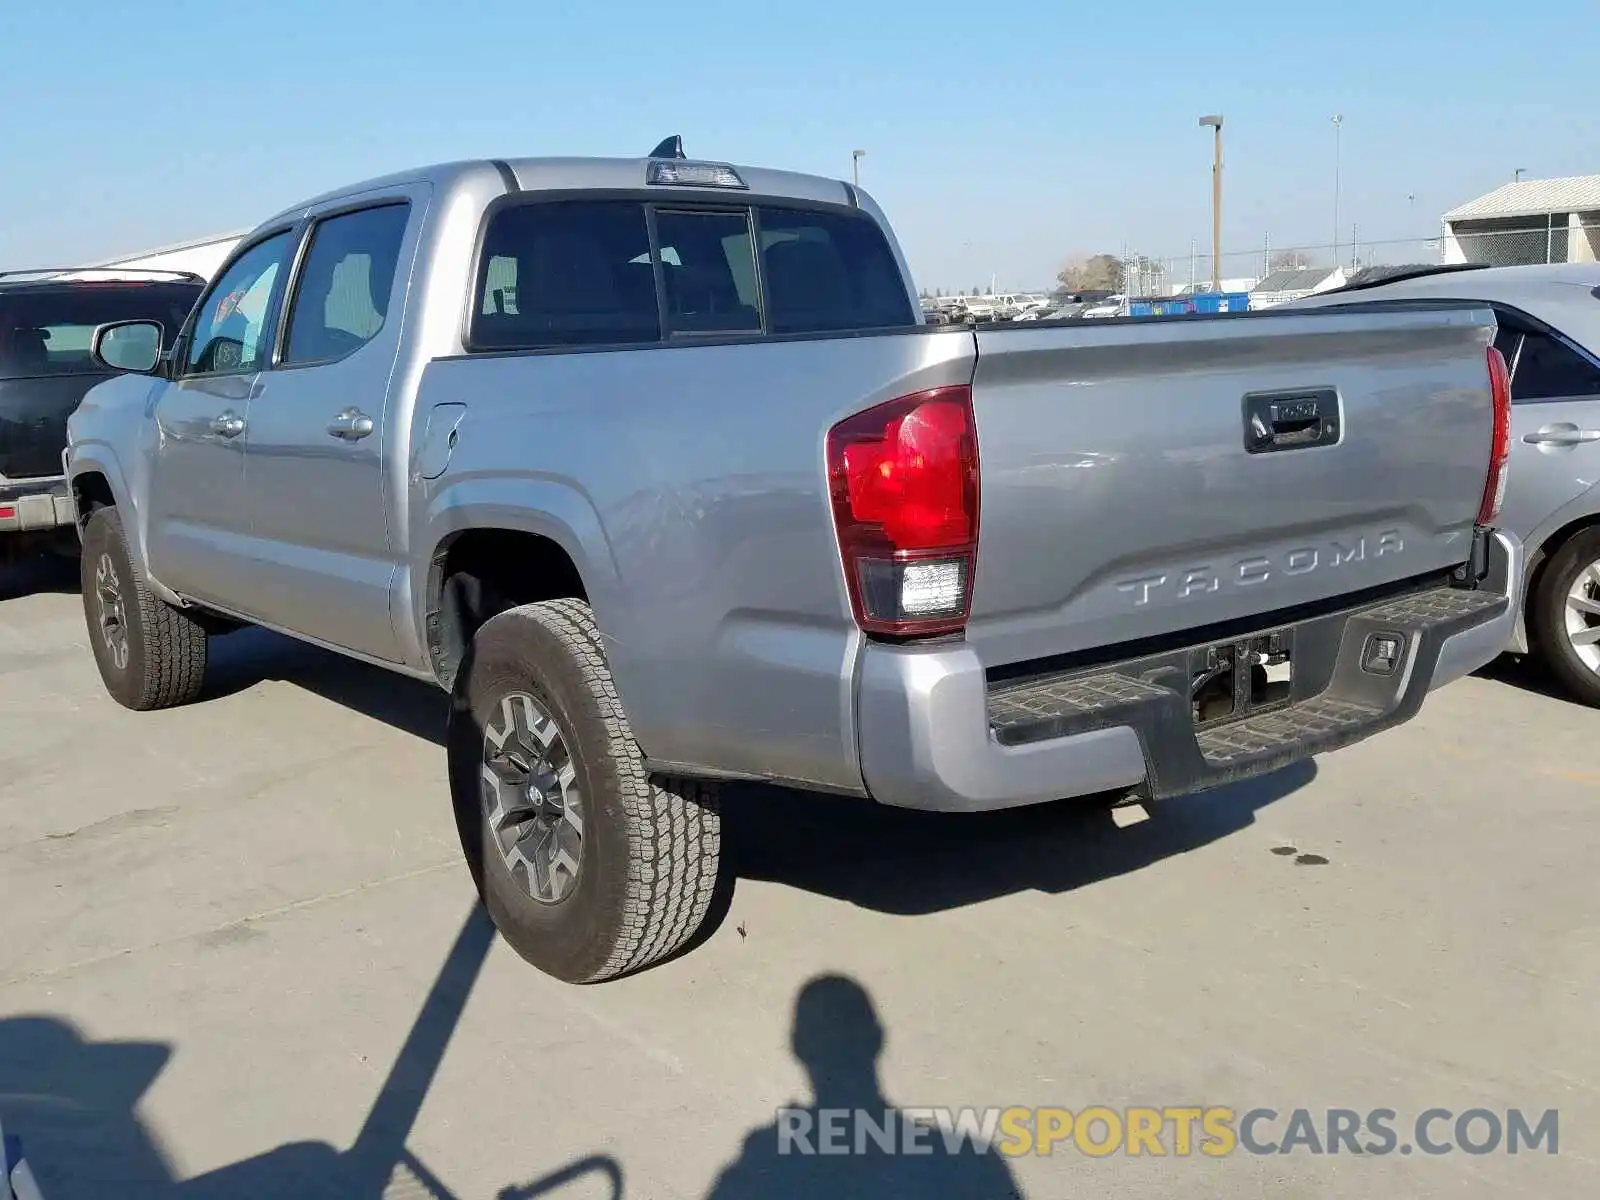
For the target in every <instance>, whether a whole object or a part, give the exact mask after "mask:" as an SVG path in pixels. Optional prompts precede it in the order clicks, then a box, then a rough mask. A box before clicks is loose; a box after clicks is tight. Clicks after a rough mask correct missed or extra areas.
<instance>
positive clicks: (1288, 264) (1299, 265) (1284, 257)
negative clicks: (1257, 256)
mask: <svg viewBox="0 0 1600 1200" xmlns="http://www.w3.org/2000/svg"><path fill="white" fill-rule="evenodd" d="M1267 265H1268V267H1269V268H1270V269H1271V270H1274V271H1299V270H1304V269H1305V268H1306V267H1309V266H1311V255H1309V254H1307V253H1306V252H1305V251H1304V250H1274V251H1273V252H1272V258H1271V259H1269V260H1268V264H1267Z"/></svg>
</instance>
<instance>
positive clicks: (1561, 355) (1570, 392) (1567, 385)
mask: <svg viewBox="0 0 1600 1200" xmlns="http://www.w3.org/2000/svg"><path fill="white" fill-rule="evenodd" d="M1516 337H1517V342H1518V344H1517V345H1516V346H1514V347H1512V348H1511V353H1509V354H1507V353H1506V349H1507V347H1506V346H1505V345H1503V344H1501V342H1500V340H1499V339H1498V338H1497V339H1496V342H1495V344H1496V346H1497V347H1499V349H1500V352H1501V353H1502V354H1504V355H1505V358H1506V362H1507V363H1509V364H1510V365H1511V399H1512V400H1513V401H1514V402H1515V401H1524V402H1525V401H1531V400H1558V399H1564V398H1567V397H1579V398H1593V397H1596V396H1600V367H1596V366H1595V364H1594V363H1592V362H1590V361H1589V360H1588V359H1587V358H1585V357H1584V356H1583V355H1581V354H1579V353H1578V352H1577V351H1576V350H1574V349H1573V348H1572V347H1571V346H1568V345H1566V344H1565V343H1563V342H1562V341H1560V340H1559V339H1557V338H1553V337H1551V336H1550V335H1549V334H1546V333H1538V332H1534V331H1531V330H1530V331H1529V332H1527V333H1520V334H1517V335H1516Z"/></svg>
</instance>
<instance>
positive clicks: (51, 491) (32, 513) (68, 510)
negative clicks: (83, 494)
mask: <svg viewBox="0 0 1600 1200" xmlns="http://www.w3.org/2000/svg"><path fill="white" fill-rule="evenodd" d="M74 519H75V513H74V511H73V505H72V491H71V489H70V488H69V487H68V486H67V481H66V480H65V479H17V480H0V534H6V533H33V532H36V531H40V530H47V529H59V528H60V527H61V526H63V525H71V524H72V523H73V521H74Z"/></svg>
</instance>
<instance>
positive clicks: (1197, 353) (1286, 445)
mask: <svg viewBox="0 0 1600 1200" xmlns="http://www.w3.org/2000/svg"><path fill="white" fill-rule="evenodd" d="M1493 333H1494V317H1493V314H1492V313H1491V312H1490V311H1489V310H1488V309H1487V308H1484V307H1474V306H1471V305H1460V304H1441V305H1439V306H1438V307H1436V308H1428V309H1414V310H1408V311H1404V312H1384V313H1372V312H1367V313H1355V314H1351V313H1333V312H1318V311H1306V312H1297V313H1287V312H1285V313H1270V314H1260V315H1254V316H1250V317H1242V318H1241V317H1220V318H1216V319H1204V318H1201V319H1195V318H1179V319H1176V320H1172V321H1161V320H1135V321H1128V322H1117V323H1114V324H1104V323H1101V322H1081V323H1078V324H1075V325H1070V326H1051V327H1046V328H1035V329H1027V330H1024V329H1015V330H999V329H988V330H982V331H980V332H979V333H978V334H977V341H978V362H977V366H976V370H975V375H974V380H973V408H974V412H975V415H976V418H977V427H978V444H979V456H980V459H981V464H982V516H981V524H980V534H979V545H978V563H977V574H976V579H975V585H974V589H973V608H972V617H971V621H970V623H969V625H968V627H967V639H968V641H969V642H971V643H973V644H974V645H975V646H976V647H977V649H978V651H979V653H980V655H981V656H982V658H983V660H984V662H985V663H986V664H987V665H989V666H998V665H1002V664H1007V663H1017V662H1023V661H1027V660H1032V659H1037V658H1043V657H1047V656H1053V655H1061V654H1071V653H1072V652H1074V651H1080V650H1086V649H1090V648H1096V649H1098V648H1104V647H1109V646H1115V645H1120V644H1122V643H1126V642H1130V641H1135V640H1137V639H1141V638H1147V637H1153V636H1157V635H1163V634H1170V633H1173V632H1174V631H1180V630H1186V629H1191V628H1198V627H1201V626H1207V625H1212V624H1215V623H1220V622H1231V621H1235V620H1239V619H1244V618H1251V617H1255V616H1266V615H1267V614H1270V613H1275V612H1278V611H1279V610H1283V609H1288V608H1293V607H1295V606H1298V605H1303V604H1312V603H1318V602H1326V601H1330V600H1333V599H1336V598H1338V597H1341V596H1345V595H1349V594H1352V593H1358V592H1363V591H1365V590H1367V589H1372V588H1380V587H1382V586H1383V585H1387V584H1394V583H1396V582H1398V581H1401V580H1405V579H1408V578H1412V577H1416V576H1422V575H1426V574H1429V573H1431V572H1436V571H1442V570H1445V569H1447V568H1450V567H1453V566H1455V565H1457V564H1459V563H1462V562H1464V561H1465V560H1466V559H1467V558H1468V556H1469V553H1470V547H1471V542H1472V530H1473V524H1474V520H1475V518H1476V515H1477V511H1478V506H1479V503H1480V501H1481V499H1482V494H1483V487H1484V481H1485V478H1486V476H1487V473H1488V466H1489V459H1490V443H1491V439H1492V429H1493V400H1492V396H1491V392H1490V382H1489V376H1488V370H1487V365H1486V358H1485V351H1486V347H1487V346H1488V345H1489V344H1490V341H1491V339H1492V337H1493ZM1252 417H1255V418H1257V419H1256V420H1255V421H1254V422H1253V421H1252Z"/></svg>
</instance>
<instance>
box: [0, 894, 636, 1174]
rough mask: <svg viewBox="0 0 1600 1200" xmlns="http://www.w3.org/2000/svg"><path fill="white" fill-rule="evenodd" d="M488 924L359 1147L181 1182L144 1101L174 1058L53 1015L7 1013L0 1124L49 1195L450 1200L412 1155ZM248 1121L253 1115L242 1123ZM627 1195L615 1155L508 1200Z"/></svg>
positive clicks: (392, 1072)
mask: <svg viewBox="0 0 1600 1200" xmlns="http://www.w3.org/2000/svg"><path fill="white" fill-rule="evenodd" d="M493 940H494V927H493V926H492V925H491V924H490V923H489V919H488V917H487V916H485V915H484V913H483V910H482V909H481V908H478V907H477V906H474V907H473V909H472V910H471V911H470V912H469V913H468V915H467V918H466V920H465V921H464V922H463V923H462V926H461V929H460V932H459V933H458V934H457V936H456V940H455V944H454V945H453V946H452V947H451V949H450V952H449V954H448V955H447V956H446V958H445V961H444V964H443V966H442V967H441V968H440V970H439V973H438V975H437V976H436V977H435V979H434V982H433V985H432V988H431V989H430V991H429V993H428V996H427V998H426V999H425V1000H424V1001H423V1004H422V1007H421V1009H420V1010H419V1011H418V1013H417V1017H416V1020H415V1021H414V1022H413V1023H412V1027H411V1031H410V1033H409V1035H408V1036H407V1038H406V1041H405V1043H404V1045H403V1046H402V1047H401V1049H400V1052H399V1053H398V1054H397V1055H396V1057H395V1059H394V1062H393V1064H392V1066H391V1067H390V1069H389V1075H388V1077H387V1078H386V1079H385V1080H384V1082H383V1085H382V1086H381V1088H380V1089H379V1092H378V1096H377V1098H376V1100H374V1101H373V1104H372V1106H371V1108H370V1109H369V1110H368V1112H367V1116H366V1119H365V1121H364V1122H363V1124H362V1126H361V1130H360V1132H359V1133H358V1134H357V1136H356V1138H355V1141H354V1142H353V1143H352V1144H351V1145H350V1146H349V1147H348V1148H347V1149H344V1150H339V1149H338V1148H336V1147H334V1146H333V1145H331V1144H329V1143H327V1142H294V1143H288V1144H285V1145H282V1146H279V1147H277V1148H276V1149H273V1150H270V1151H268V1152H266V1153H265V1154H261V1155H258V1156H256V1157H254V1158H249V1159H245V1160H243V1161H240V1162H236V1163H232V1164H230V1165H228V1166H226V1167H222V1168H219V1169H217V1170H215V1171H208V1172H206V1173H205V1174H203V1175H198V1176H195V1177H193V1178H190V1179H186V1180H183V1181H181V1182H179V1181H178V1180H177V1179H176V1178H175V1173H174V1171H173V1169H172V1166H171V1164H170V1163H169V1161H168V1159H167V1155H166V1154H165V1152H164V1151H163V1149H162V1147H161V1143H160V1140H159V1139H158V1138H157V1137H156V1136H155V1134H154V1132H153V1131H152V1130H151V1129H150V1128H149V1127H148V1126H147V1125H146V1124H145V1122H144V1120H143V1119H142V1117H141V1116H140V1115H139V1112H138V1104H139V1102H140V1099H141V1098H142V1097H143V1096H144V1094H145V1092H146V1091H147V1090H148V1089H149V1088H150V1086H151V1084H153V1083H154V1082H155V1080H156V1078H157V1076H159V1075H160V1073H161V1071H162V1070H163V1068H164V1067H165V1066H166V1065H167V1062H168V1061H169V1059H170V1058H171V1057H172V1047H171V1046H169V1045H168V1044H166V1043H163V1042H95V1041H90V1040H87V1039H85V1038H84V1036H83V1034H82V1033H81V1032H80V1031H79V1030H78V1029H76V1028H75V1027H73V1026H72V1025H70V1024H68V1023H67V1022H65V1021H63V1020H61V1019H59V1018H57V1017H52V1016H15V1017H5V1018H0V1120H3V1122H4V1127H5V1129H6V1132H7V1133H8V1134H10V1135H13V1136H15V1137H16V1138H17V1139H18V1141H19V1142H20V1146H21V1151H22V1155H23V1158H24V1160H25V1161H26V1162H27V1164H28V1166H29V1168H30V1169H31V1171H32V1173H33V1176H34V1179H35V1180H36V1181H37V1183H38V1185H39V1190H40V1192H41V1193H42V1195H43V1197H44V1200H104V1198H105V1197H109V1196H117V1197H126V1198H128V1200H134V1198H138V1200H146V1198H148V1200H258V1198H259V1200H281V1198H289V1197H293V1198H294V1200H324V1198H326V1200H335V1198H338V1200H380V1198H382V1197H392V1198H394V1200H399V1198H400V1197H416V1198H417V1200H422V1198H424V1197H426V1198H429V1200H456V1194H455V1193H454V1192H452V1191H451V1190H450V1189H449V1188H448V1187H446V1186H445V1185H444V1184H443V1183H442V1182H440V1181H439V1179H437V1178H436V1177H435V1176H434V1175H433V1173H432V1172H431V1171H429V1170H428V1168H427V1167H426V1166H425V1165H424V1164H423V1163H422V1162H420V1161H419V1160H418V1159H417V1158H416V1157H415V1156H414V1155H413V1154H412V1153H411V1152H410V1151H409V1150H408V1149H407V1148H406V1143H407V1141H408V1140H409V1138H410V1136H411V1131H412V1128H413V1127H414V1125H415V1124H416V1119H417V1115H418V1113H419V1112H420V1111H421V1109H422V1103H423V1101H424V1099H425V1098H426V1097H427V1094H428V1090H429V1088H430V1087H431V1086H432V1084H433V1079H434V1075H435V1074H436V1073H437V1071H438V1068H439V1064H440V1063H441V1062H442V1061H443V1058H444V1055H445V1051H446V1049H447V1048H448V1046H449V1043H450V1038H451V1036H452V1035H453V1034H454V1033H455V1030H456V1027H457V1025H458V1024H460V1021H461V1017H462V1014H463V1012H464V1011H465V1008H466V1004H467V1000H468V998H469V997H470V996H471V994H472V989H473V987H474V985H475V984H476V983H477V979H478V974H479V972H480V970H481V969H482V967H483V963H484V960H485V958H486V957H487V956H488V953H489V948H490V946H491V945H492V944H493ZM234 1115H235V1117H236V1119H238V1120H239V1121H241V1122H246V1121H248V1120H249V1112H248V1109H247V1107H246V1108H241V1110H240V1111H239V1112H237V1113H235V1114H234ZM591 1174H594V1175H599V1176H601V1178H602V1179H604V1180H606V1181H608V1182H609V1184H610V1188H609V1192H607V1193H598V1192H595V1191H593V1190H590V1191H588V1192H587V1193H585V1194H586V1195H589V1196H596V1195H602V1194H605V1195H608V1196H609V1197H610V1200H620V1197H621V1196H622V1192H623V1188H622V1179H623V1177H622V1170H621V1167H620V1165H619V1164H617V1163H616V1162H615V1160H613V1159H611V1158H609V1157H606V1156H600V1155H597V1156H592V1157H589V1158H586V1159H582V1160H579V1161H578V1162H575V1163H572V1164H569V1165H568V1166H566V1167H563V1168H562V1169H561V1170H558V1171H555V1172H552V1173H550V1174H547V1175H545V1176H543V1177H542V1178H540V1179H537V1180H534V1181H533V1182H532V1183H528V1184H517V1185H511V1186H508V1187H506V1188H505V1189H503V1190H502V1191H501V1192H500V1193H499V1196H500V1197H502V1198H503V1200H534V1198H535V1197H540V1196H545V1195H548V1194H550V1193H551V1192H552V1191H553V1190H554V1189H556V1188H560V1187H564V1186H565V1185H566V1184H567V1183H569V1182H572V1181H575V1180H577V1179H579V1178H581V1177H583V1176H587V1175H591Z"/></svg>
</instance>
